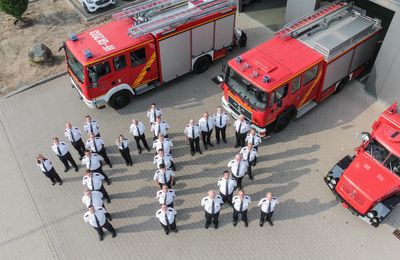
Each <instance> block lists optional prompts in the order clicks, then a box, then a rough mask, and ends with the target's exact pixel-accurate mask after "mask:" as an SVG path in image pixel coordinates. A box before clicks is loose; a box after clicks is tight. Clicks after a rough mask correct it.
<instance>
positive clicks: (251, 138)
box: [246, 128, 261, 152]
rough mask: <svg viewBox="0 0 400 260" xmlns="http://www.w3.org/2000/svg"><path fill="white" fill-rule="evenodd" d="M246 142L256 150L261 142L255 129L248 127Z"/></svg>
mask: <svg viewBox="0 0 400 260" xmlns="http://www.w3.org/2000/svg"><path fill="white" fill-rule="evenodd" d="M246 143H248V144H252V145H253V148H254V149H256V150H257V152H258V146H259V145H260V144H261V137H260V136H259V135H258V134H257V132H256V129H254V128H252V129H250V132H249V133H248V134H247V136H246Z"/></svg>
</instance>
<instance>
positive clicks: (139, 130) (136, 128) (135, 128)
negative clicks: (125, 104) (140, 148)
mask: <svg viewBox="0 0 400 260" xmlns="http://www.w3.org/2000/svg"><path fill="white" fill-rule="evenodd" d="M145 129H146V128H145V127H144V124H143V123H142V122H139V123H138V124H137V125H135V124H131V127H130V128H129V133H131V134H132V135H133V136H140V135H143V134H144V130H145Z"/></svg>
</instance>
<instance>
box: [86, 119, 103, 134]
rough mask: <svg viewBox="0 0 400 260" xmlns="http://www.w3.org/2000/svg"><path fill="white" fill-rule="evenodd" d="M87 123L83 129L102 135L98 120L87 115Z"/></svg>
mask: <svg viewBox="0 0 400 260" xmlns="http://www.w3.org/2000/svg"><path fill="white" fill-rule="evenodd" d="M85 120H86V122H85V124H84V125H83V130H84V131H85V132H86V133H87V134H90V133H92V134H94V135H95V136H96V137H100V127H99V124H98V123H97V121H96V120H94V119H92V118H91V117H90V116H85Z"/></svg>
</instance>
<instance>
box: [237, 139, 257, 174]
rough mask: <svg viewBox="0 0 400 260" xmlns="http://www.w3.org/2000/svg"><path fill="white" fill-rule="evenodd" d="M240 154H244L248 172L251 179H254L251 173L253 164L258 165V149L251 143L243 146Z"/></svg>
mask: <svg viewBox="0 0 400 260" xmlns="http://www.w3.org/2000/svg"><path fill="white" fill-rule="evenodd" d="M240 154H241V155H242V157H243V159H244V160H246V161H247V163H248V166H247V174H248V175H249V179H250V180H254V177H253V175H251V166H256V163H257V157H258V154H257V150H256V149H255V148H253V145H252V144H251V143H249V144H248V145H247V146H245V147H243V148H242V149H241V150H240Z"/></svg>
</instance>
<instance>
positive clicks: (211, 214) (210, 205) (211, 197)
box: [201, 190, 223, 229]
mask: <svg viewBox="0 0 400 260" xmlns="http://www.w3.org/2000/svg"><path fill="white" fill-rule="evenodd" d="M221 204H223V202H222V198H221V196H219V195H217V196H215V193H214V191H212V190H210V191H208V196H206V197H204V198H203V199H202V200H201V206H203V207H204V211H205V212H204V213H205V218H206V224H205V226H204V227H205V228H206V229H207V228H208V227H209V226H210V224H211V222H212V223H213V224H214V228H215V229H217V228H218V218H219V211H220V210H221Z"/></svg>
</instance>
